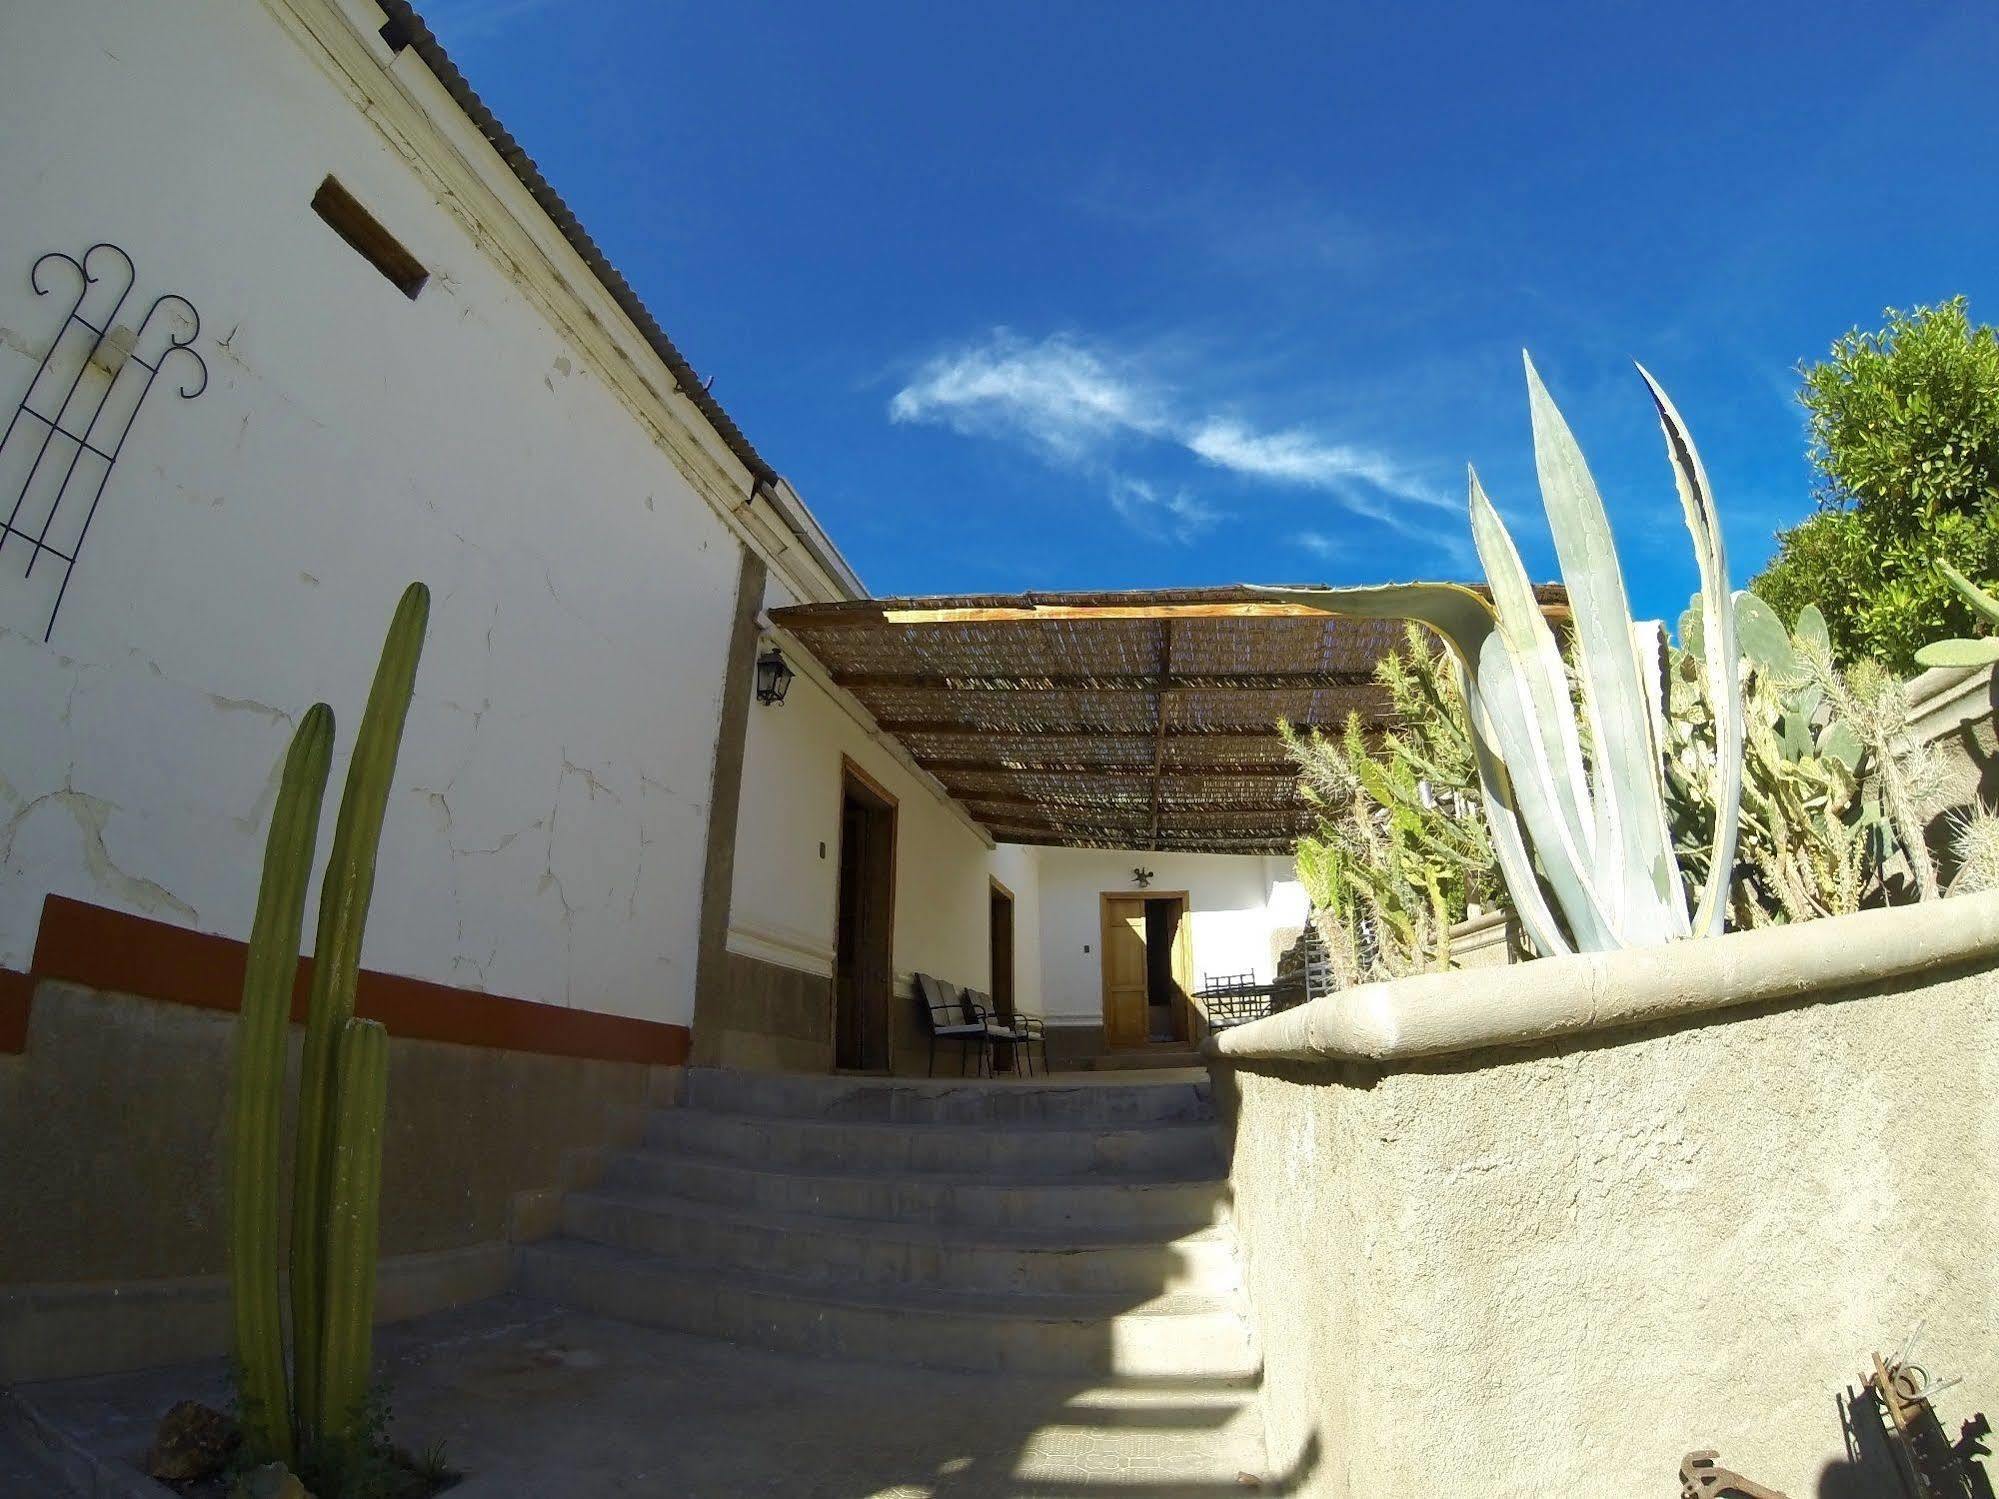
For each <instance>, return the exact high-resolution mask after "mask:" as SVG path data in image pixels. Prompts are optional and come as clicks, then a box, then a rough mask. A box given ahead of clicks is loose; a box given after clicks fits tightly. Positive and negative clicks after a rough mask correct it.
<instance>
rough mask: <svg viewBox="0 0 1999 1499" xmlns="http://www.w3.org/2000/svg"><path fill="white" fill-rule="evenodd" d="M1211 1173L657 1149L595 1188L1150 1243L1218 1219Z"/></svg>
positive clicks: (1219, 1186) (614, 1167)
mask: <svg viewBox="0 0 1999 1499" xmlns="http://www.w3.org/2000/svg"><path fill="white" fill-rule="evenodd" d="M1218 1176H1219V1172H1218V1171H1217V1170H1216V1169H1214V1168H1210V1169H1209V1170H1208V1171H1207V1172H1205V1173H1183V1174H1179V1175H1172V1176H1164V1175H1162V1176H1151V1177H1143V1176H1128V1177H1125V1178H1121V1179H1120V1178H1106V1179H1104V1180H1101V1181H1089V1180H1082V1181H1078V1180H1066V1181H1063V1180H1058V1181H1037V1180H1033V1179H1031V1178H1020V1179H1008V1178H1004V1177H979V1176H971V1175H912V1174H903V1175H894V1176H886V1175H882V1174H881V1173H879V1172H860V1171H764V1170H759V1169H756V1168H753V1167H750V1166H745V1165H739V1164H737V1163H735V1162H731V1161H704V1160H697V1159H694V1158H692V1157H689V1156H679V1155H672V1154H668V1153H666V1152H662V1151H656V1150H635V1151H628V1152H626V1153H625V1154H623V1155H620V1156H618V1157H616V1158H614V1159H613V1160H612V1162H611V1164H610V1166H609V1168H608V1169H607V1170H606V1171H605V1173H604V1179H603V1182H602V1184H601V1185H602V1186H603V1187H604V1188H605V1189H606V1190H609V1191H613V1192H617V1193H620V1194H622V1195H625V1196H634V1195H640V1194H658V1195H663V1196H668V1197H679V1198H687V1199H691V1200H693V1201H696V1202H707V1203H714V1204H716V1205H718V1206H722V1207H736V1208H750V1209H754V1210H757V1211H760V1212H769V1213H796V1214H807V1215H814V1216H818V1217H822V1218H845V1219H866V1220H875V1221H881V1222H902V1223H930V1224H959V1225H981V1226H985V1227H989V1228H1005V1229H1010V1230H1020V1231H1024V1232H1027V1233H1035V1234H1049V1235H1053V1234H1057V1233H1063V1232H1073V1231H1075V1230H1088V1229H1110V1230H1113V1231H1118V1232H1129V1233H1131V1234H1133V1235H1138V1234H1141V1233H1148V1234H1151V1235H1152V1236H1154V1237H1157V1236H1159V1235H1161V1234H1166V1235H1168V1236H1171V1235H1177V1234H1182V1233H1189V1232H1193V1231H1194V1230H1197V1229H1202V1228H1207V1227H1209V1226H1211V1225H1214V1224H1217V1223H1220V1222H1224V1221H1226V1213H1227V1184H1226V1183H1225V1182H1223V1181H1221V1180H1219V1179H1218Z"/></svg>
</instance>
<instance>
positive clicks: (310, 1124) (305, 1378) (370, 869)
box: [291, 583, 430, 1439]
mask: <svg viewBox="0 0 1999 1499" xmlns="http://www.w3.org/2000/svg"><path fill="white" fill-rule="evenodd" d="M429 618H430V590H429V589H427V588H425V587H424V586H423V584H421V583H412V584H410V586H409V587H408V588H407V589H406V590H405V591H404V593H403V596H402V601H401V602H400V603H399V604H397V605H396V614H395V618H394V619H393V620H392V621H391V622H390V624H389V636H388V640H387V641H386V642H385V643H384V644H383V646H382V659H381V663H380V665H378V666H377V667H376V669H375V683H374V686H373V687H372V688H371V689H370V690H369V693H368V707H367V710H366V711H365V712H364V713H363V714H362V716H361V733H360V737H359V738H358V739H357V740H356V741H355V744H354V758H353V760H352V762H351V763H350V764H349V765H348V767H347V788H346V790H345V791H344V792H343V793H342V795H341V798H340V817H339V820H338V821H337V822H335V824H334V827H333V851H332V853H331V854H330V855H329V856H328V858H327V864H326V879H325V883H324V884H323V885H322V887H321V890H320V898H319V940H318V944H317V946H316V947H315V948H314V950H313V969H312V998H311V1003H310V1008H309V1009H308V1011H307V1014H306V1029H305V1052H304V1055H303V1057H302V1059H301V1061H300V1065H299V1110H298V1140H297V1147H296V1150H295V1153H294V1162H295V1164H294V1167H293V1174H292V1261H291V1268H292V1280H291V1293H292V1298H291V1299H292V1341H293V1344H294V1348H295V1352H294V1357H293V1375H294V1387H295V1388H294V1396H295V1399H296V1402H297V1410H298V1414H299V1418H300V1421H301V1425H302V1430H301V1436H302V1437H304V1438H307V1439H316V1438H318V1437H320V1436H322V1435H326V1434H329V1433H323V1432H322V1431H321V1429H320V1428H319V1426H318V1420H319V1417H320V1414H321V1413H322V1412H323V1411H324V1409H325V1402H324V1400H323V1399H322V1397H321V1394H320V1389H319V1380H320V1373H321V1371H322V1369H323V1368H324V1367H325V1365H324V1351H323V1349H324V1329H325V1327H326V1323H327V1320H328V1306H327V1301H328V1294H327V1293H328V1285H327V1278H326V1259H325V1245H326V1233H327V1219H328V1216H329V1211H330V1208H331V1202H332V1175H333V1145H334V1130H333V1124H334V1112H335V1104H336V1100H335V1096H334V1076H335V1070H336V1067H337V1063H338V1058H337V1055H336V1043H337V1041H338V1038H339V1036H340V1034H341V1029H342V1027H343V1026H344V1025H345V1023H346V1022H347V1021H348V1020H349V1019H350V1018H351V1017H352V1016H353V1014H354V985H355V981H356V979H357V977H358V976H359V973H360V968H361V937H362V933H363V931H364V930H365V928H366V926H367V922H368V903H369V901H370V900H371V899H372V898H373V897H374V893H375V856H376V853H377V852H378V850H379V849H380V847H381V841H382V815H383V813H384V811H385V810H386V809H387V806H388V799H389V782H390V778H391V776H392V774H393V772H394V770H395V765H396V753H397V751H398V750H399V749H400V748H401V747H402V739H403V723H404V721H405V720H406V719H407V717H408V716H409V704H410V693H411V691H412V690H413V688H414V686H415V683H416V666H417V658H418V656H419V655H420V654H421V653H422V651H423V635H424V628H425V625H426V624H427V623H428V621H429Z"/></svg>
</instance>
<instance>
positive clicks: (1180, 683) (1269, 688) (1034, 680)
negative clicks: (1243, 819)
mask: <svg viewBox="0 0 1999 1499" xmlns="http://www.w3.org/2000/svg"><path fill="white" fill-rule="evenodd" d="M832 675H833V681H834V682H835V683H836V684H837V685H839V686H841V687H844V688H846V689H847V690H848V691H849V692H867V691H870V690H873V689H882V688H891V689H893V688H900V689H902V690H904V691H909V692H1157V691H1158V690H1159V674H1158V673H1157V672H1026V673H1004V672H981V671H975V670H967V671H965V672H964V673H962V674H959V673H954V672H896V671H850V672H838V671H836V672H834V673H833V674H832ZM1373 681H1374V673H1373V672H1371V671H1237V672H1215V671H1195V672H1175V673H1174V674H1173V677H1172V681H1171V684H1170V685H1171V686H1173V687H1175V688H1181V689H1186V690H1188V691H1210V692H1324V691H1330V690H1334V689H1338V688H1349V687H1367V686H1370V685H1372V683H1373Z"/></svg>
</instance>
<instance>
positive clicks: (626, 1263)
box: [523, 1238, 1240, 1324]
mask: <svg viewBox="0 0 1999 1499" xmlns="http://www.w3.org/2000/svg"><path fill="white" fill-rule="evenodd" d="M523 1252H524V1253H525V1254H526V1255H528V1256H532V1257H544V1258H547V1257H555V1256H560V1257H563V1258H566V1259H569V1260H572V1261H578V1262H581V1263H583V1264H585V1265H588V1266H589V1267H590V1269H591V1272H592V1273H593V1274H595V1275H601V1276H604V1277H615V1276H621V1275H622V1276H632V1275H645V1276H650V1277H653V1278H655V1279H666V1280H673V1281H682V1282H686V1283H688V1284H689V1285H693V1286H726V1287H729V1288H731V1289H735V1290H741V1291H748V1292H754V1293H756V1294H760V1295H765V1296H773V1297H782V1298H785V1299H788V1300H792V1301H800V1302H806V1303H810V1304H814V1305H821V1306H838V1307H845V1308H851V1309H854V1310H859V1311H880V1312H891V1313H897V1314H903V1315H909V1314H918V1315H920V1314H923V1313H932V1312H934V1313H939V1314H943V1315H947V1316H954V1317H971V1318H980V1319H986V1320H990V1321H992V1322H994V1323H997V1324H1004V1323H1024V1322H1072V1323H1081V1324H1095V1323H1102V1322H1108V1321H1111V1320H1113V1319H1117V1318H1127V1317H1144V1318H1171V1319H1178V1318H1204V1317H1214V1318H1225V1319H1227V1320H1229V1321H1230V1322H1232V1323H1240V1317H1239V1316H1238V1314H1237V1312H1236V1310H1235V1307H1234V1304H1233V1298H1231V1297H1227V1296H1216V1295H1203V1294H1201V1293H1199V1292H1193V1291H1169V1292H1166V1293H1164V1294H1160V1295H1155V1296H1151V1297H1148V1298H1146V1299H1144V1300H1142V1301H1134V1300H1133V1299H1132V1297H1131V1296H1130V1295H1116V1294H1105V1293H1069V1294H1062V1293H1054V1292H1038V1293H1032V1294H1030V1293H1025V1292H1016V1291H958V1290H945V1289H940V1288H937V1287H934V1286H903V1287H897V1288H896V1289H895V1290H893V1291H881V1290H875V1289H873V1288H869V1287H855V1286H832V1285H826V1284H823V1283H815V1282H812V1281H803V1280H792V1279H788V1278H785V1277H780V1276H773V1275H758V1274H754V1273H750V1272H746V1271H741V1270H718V1269H713V1268H710V1267H693V1266H682V1265H678V1264H675V1263H674V1262H673V1261H671V1260H667V1259H663V1258H661V1257H660V1256H658V1255H651V1254H644V1253H641V1252H639V1251H636V1250H629V1249H621V1248H618V1247H616V1246H614V1245H609V1244H593V1243H591V1242H589V1241H588V1240H584V1239H570V1238H559V1239H546V1240H543V1241H542V1242H540V1243H538V1244H531V1245H528V1246H526V1248H525V1249H524V1251H523Z"/></svg>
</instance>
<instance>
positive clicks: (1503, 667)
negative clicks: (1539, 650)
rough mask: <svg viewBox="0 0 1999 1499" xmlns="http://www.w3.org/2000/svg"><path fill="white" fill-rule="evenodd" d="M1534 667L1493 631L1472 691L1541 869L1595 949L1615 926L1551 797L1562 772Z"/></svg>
mask: <svg viewBox="0 0 1999 1499" xmlns="http://www.w3.org/2000/svg"><path fill="white" fill-rule="evenodd" d="M1537 674H1538V664H1537V663H1535V662H1534V661H1533V660H1532V659H1531V658H1527V659H1523V658H1522V657H1520V656H1519V655H1517V654H1515V653H1514V652H1513V651H1512V650H1511V649H1510V648H1508V646H1507V644H1506V641H1505V639H1504V638H1503V637H1501V636H1499V635H1492V636H1490V637H1488V638H1487V640H1486V642H1485V646H1484V648H1483V649H1482V650H1481V651H1480V653H1479V662H1478V692H1479V699H1480V701H1481V702H1483V703H1484V704H1485V706H1486V708H1487V710H1488V712H1489V713H1490V715H1491V722H1492V726H1493V730H1494V736H1495V741H1496V743H1497V746H1498V748H1499V751H1500V757H1501V758H1502V759H1503V760H1504V761H1505V762H1506V764H1507V765H1508V766H1509V767H1511V768H1512V769H1513V770H1514V771H1515V772H1516V774H1515V775H1514V777H1513V786H1514V792H1515V795H1516V797H1517V798H1518V801H1519V807H1520V818H1521V821H1523V822H1524V823H1525V824H1526V825H1527V832H1528V835H1529V836H1530V837H1531V838H1532V839H1533V843H1534V850H1535V852H1536V853H1537V854H1539V855H1540V860H1541V872H1542V873H1543V874H1544V875H1546V876H1547V879H1548V884H1549V885H1550V886H1551V887H1552V888H1553V889H1554V892H1555V899H1556V901H1557V902H1558V903H1559V904H1560V905H1561V908H1562V910H1563V911H1564V912H1565V913H1567V915H1568V918H1569V925H1570V927H1571V928H1572V929H1573V930H1574V932H1575V935H1576V941H1577V943H1578V944H1579V945H1580V946H1581V947H1582V948H1583V949H1584V950H1585V951H1601V950H1603V949H1604V948H1607V947H1615V946H1617V945H1618V943H1617V937H1616V932H1615V928H1614V927H1613V925H1612V922H1611V919H1610V913H1609V912H1608V911H1606V910H1605V909H1604V906H1603V902H1602V901H1601V900H1600V899H1599V898H1598V895H1597V891H1596V888H1595V884H1594V882H1593V881H1592V880H1591V878H1590V866H1589V863H1588V860H1587V857H1586V856H1585V854H1584V852H1583V850H1582V848H1581V847H1580V846H1579V845H1578V843H1577V841H1576V838H1575V834H1574V830H1573V829H1572V828H1571V827H1570V825H1569V820H1568V818H1567V817H1566V816H1565V815H1564V813H1563V810H1562V808H1561V806H1560V804H1559V803H1558V801H1557V799H1556V797H1555V788H1556V787H1557V786H1559V785H1560V784H1561V782H1562V776H1561V774H1560V773H1559V772H1558V771H1557V770H1556V769H1555V768H1554V766H1553V765H1552V764H1551V763H1550V755H1549V747H1548V743H1547V740H1546V739H1545V737H1544V736H1543V733H1542V727H1543V725H1542V722H1541V719H1540V715H1539V714H1538V712H1537V711H1536V705H1535V691H1534V685H1533V683H1534V678H1535V676H1536V675H1537Z"/></svg>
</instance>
